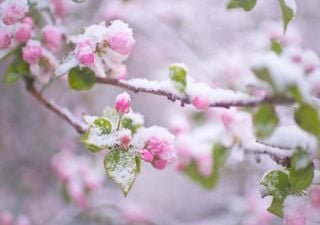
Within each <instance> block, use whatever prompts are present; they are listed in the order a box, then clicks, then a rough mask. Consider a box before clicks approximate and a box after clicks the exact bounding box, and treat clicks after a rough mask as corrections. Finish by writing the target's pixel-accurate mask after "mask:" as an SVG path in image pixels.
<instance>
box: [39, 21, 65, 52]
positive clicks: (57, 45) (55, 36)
mask: <svg viewBox="0 0 320 225" xmlns="http://www.w3.org/2000/svg"><path fill="white" fill-rule="evenodd" d="M42 32H43V40H44V42H45V43H46V45H47V47H48V48H49V49H51V50H59V49H61V45H62V33H61V32H60V30H59V29H57V28H56V27H53V26H46V27H45V28H43V29H42Z"/></svg>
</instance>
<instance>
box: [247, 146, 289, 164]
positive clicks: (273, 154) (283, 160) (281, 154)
mask: <svg viewBox="0 0 320 225" xmlns="http://www.w3.org/2000/svg"><path fill="white" fill-rule="evenodd" d="M244 151H245V153H246V154H254V155H268V156H269V157H270V158H271V159H272V160H273V161H275V162H276V163H277V164H280V165H282V166H285V167H287V168H289V167H290V161H291V156H292V154H293V152H294V151H293V150H291V149H281V148H278V147H274V146H268V145H266V144H262V143H259V142H256V143H253V144H251V145H248V146H244Z"/></svg>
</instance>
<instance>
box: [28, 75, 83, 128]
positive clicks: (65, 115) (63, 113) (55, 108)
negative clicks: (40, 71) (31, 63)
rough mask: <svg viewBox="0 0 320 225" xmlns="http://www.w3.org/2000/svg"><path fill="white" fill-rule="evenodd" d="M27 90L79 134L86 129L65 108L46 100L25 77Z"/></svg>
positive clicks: (31, 81)
mask: <svg viewBox="0 0 320 225" xmlns="http://www.w3.org/2000/svg"><path fill="white" fill-rule="evenodd" d="M25 82H26V88H27V91H28V92H29V93H30V94H31V95H32V96H33V97H34V98H35V99H36V100H37V101H38V102H39V103H40V104H42V105H43V106H44V107H45V108H47V109H48V110H50V111H52V112H53V113H55V114H56V115H57V116H59V117H60V118H62V119H63V120H65V121H66V122H67V123H69V125H71V126H72V127H73V128H74V129H75V130H76V131H77V132H78V133H79V134H83V133H84V132H85V131H86V127H85V126H84V125H83V124H82V123H81V122H80V121H78V120H77V119H76V118H75V116H74V115H73V114H72V113H71V112H70V111H69V110H67V109H66V108H63V107H61V106H59V105H57V104H55V103H54V102H52V101H48V100H47V99H46V98H45V97H43V96H42V94H41V93H40V92H38V91H37V90H36V88H35V87H34V85H33V80H31V79H25Z"/></svg>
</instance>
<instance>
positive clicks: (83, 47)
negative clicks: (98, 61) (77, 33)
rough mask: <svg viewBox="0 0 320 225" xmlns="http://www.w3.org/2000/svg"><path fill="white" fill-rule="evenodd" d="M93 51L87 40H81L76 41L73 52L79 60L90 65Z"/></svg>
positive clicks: (92, 60)
mask: <svg viewBox="0 0 320 225" xmlns="http://www.w3.org/2000/svg"><path fill="white" fill-rule="evenodd" d="M94 51H95V48H94V47H93V46H92V44H91V43H90V41H89V40H82V41H80V42H79V43H77V46H76V49H75V54H76V58H77V59H78V60H79V62H80V63H81V64H83V65H85V66H90V65H92V64H93V63H94Z"/></svg>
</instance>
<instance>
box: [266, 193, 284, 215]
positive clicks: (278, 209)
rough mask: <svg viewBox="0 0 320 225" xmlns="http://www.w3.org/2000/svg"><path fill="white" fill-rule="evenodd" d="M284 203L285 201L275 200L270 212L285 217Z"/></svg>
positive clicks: (269, 209)
mask: <svg viewBox="0 0 320 225" xmlns="http://www.w3.org/2000/svg"><path fill="white" fill-rule="evenodd" d="M283 202H284V199H277V198H273V200H272V203H271V206H270V207H269V208H268V209H267V210H268V212H270V213H272V214H274V215H276V216H279V217H283Z"/></svg>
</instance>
